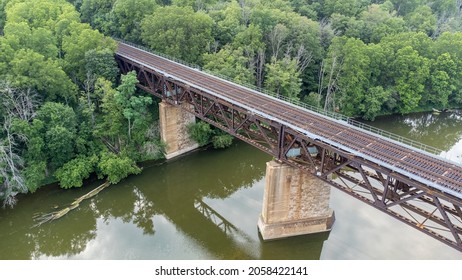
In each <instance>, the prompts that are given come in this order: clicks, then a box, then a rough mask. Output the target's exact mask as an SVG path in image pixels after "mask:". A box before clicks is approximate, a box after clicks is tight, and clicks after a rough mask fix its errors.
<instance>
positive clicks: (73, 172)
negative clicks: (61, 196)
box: [55, 156, 98, 189]
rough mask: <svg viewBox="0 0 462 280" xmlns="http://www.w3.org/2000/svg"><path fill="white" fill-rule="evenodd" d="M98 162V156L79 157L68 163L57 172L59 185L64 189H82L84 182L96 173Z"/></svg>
mask: <svg viewBox="0 0 462 280" xmlns="http://www.w3.org/2000/svg"><path fill="white" fill-rule="evenodd" d="M97 162H98V157H97V156H90V157H84V156H78V157H77V158H75V159H73V160H70V161H68V162H67V163H66V164H64V165H63V166H62V167H61V168H59V169H58V170H56V172H55V176H56V178H57V179H58V181H59V185H60V186H61V188H64V189H68V188H72V187H82V185H83V180H84V179H88V177H90V174H91V173H93V172H94V171H95V167H96V164H97Z"/></svg>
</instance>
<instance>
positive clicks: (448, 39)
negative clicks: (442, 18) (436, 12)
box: [434, 32, 462, 106]
mask: <svg viewBox="0 0 462 280" xmlns="http://www.w3.org/2000/svg"><path fill="white" fill-rule="evenodd" d="M434 48H435V52H436V53H437V54H438V56H441V55H442V54H445V53H447V54H449V55H450V57H451V60H452V61H453V62H454V63H455V65H452V64H451V63H449V64H448V65H447V67H446V69H447V70H445V72H446V73H447V74H448V75H449V78H450V81H451V82H450V85H451V88H455V90H453V92H452V93H451V95H450V96H449V100H450V101H449V102H450V104H451V105H452V106H460V105H461V104H462V32H456V33H451V32H444V33H443V34H441V35H440V36H439V37H438V38H437V39H436V41H435V44H434Z"/></svg>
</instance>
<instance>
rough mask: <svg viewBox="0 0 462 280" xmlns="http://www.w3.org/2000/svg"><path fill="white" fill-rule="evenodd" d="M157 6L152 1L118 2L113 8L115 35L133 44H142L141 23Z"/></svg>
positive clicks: (123, 0)
mask: <svg viewBox="0 0 462 280" xmlns="http://www.w3.org/2000/svg"><path fill="white" fill-rule="evenodd" d="M156 7H157V4H156V2H155V1H152V0H117V1H115V3H114V6H113V7H112V15H113V19H114V23H113V25H114V26H115V28H116V30H117V32H116V34H115V35H117V36H120V37H121V38H123V39H125V40H128V41H131V42H135V43H138V42H141V26H140V24H141V21H142V20H143V18H144V17H145V16H146V15H150V14H152V13H153V12H154V10H155V8H156Z"/></svg>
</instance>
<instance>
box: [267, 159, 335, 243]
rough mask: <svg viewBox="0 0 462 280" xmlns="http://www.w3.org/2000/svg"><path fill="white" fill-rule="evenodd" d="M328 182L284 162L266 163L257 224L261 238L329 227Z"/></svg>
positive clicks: (328, 229) (287, 235)
mask: <svg viewBox="0 0 462 280" xmlns="http://www.w3.org/2000/svg"><path fill="white" fill-rule="evenodd" d="M329 198H330V186H329V185H328V184H327V183H325V182H323V181H321V180H320V179H318V178H316V177H315V176H314V175H312V174H309V173H307V172H304V171H302V170H300V169H298V168H294V167H292V166H289V165H287V164H284V163H279V162H276V161H274V160H273V161H270V162H267V163H266V186H265V193H264V197H263V209H262V213H261V216H260V219H259V220H258V228H259V230H260V233H261V236H262V237H263V239H264V240H271V239H279V238H285V237H291V236H297V235H305V234H311V233H318V232H325V231H330V230H331V228H332V224H333V223H334V220H335V216H334V211H332V209H330V208H329Z"/></svg>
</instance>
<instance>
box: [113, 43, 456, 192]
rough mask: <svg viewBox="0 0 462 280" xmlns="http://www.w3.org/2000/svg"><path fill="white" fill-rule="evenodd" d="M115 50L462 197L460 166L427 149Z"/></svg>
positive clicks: (124, 48) (125, 48)
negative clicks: (414, 146) (428, 151)
mask: <svg viewBox="0 0 462 280" xmlns="http://www.w3.org/2000/svg"><path fill="white" fill-rule="evenodd" d="M117 55H119V56H122V57H125V58H128V59H130V60H133V61H136V62H138V63H139V64H140V65H144V66H145V67H149V68H151V69H152V70H154V71H156V72H160V73H162V74H165V75H166V76H168V77H171V78H172V79H176V80H179V81H182V82H185V83H187V84H189V85H190V86H191V87H193V88H198V89H205V90H207V91H208V92H211V93H214V95H216V96H217V97H219V98H220V97H222V98H223V97H224V98H227V99H228V100H233V101H235V102H236V103H237V104H245V106H246V107H248V108H252V109H253V110H254V111H255V112H256V113H263V114H265V115H268V116H271V117H273V118H274V119H280V120H281V122H284V123H287V124H290V125H291V127H295V128H297V130H298V131H300V132H303V131H309V132H310V133H311V134H313V135H316V136H318V138H319V139H325V140H326V139H327V140H329V143H330V144H331V145H334V146H336V147H337V148H339V149H343V150H348V151H355V152H356V153H355V154H356V155H359V156H361V155H364V156H366V157H368V159H369V160H370V159H372V161H374V162H375V163H376V164H379V165H387V167H388V168H390V167H391V169H392V170H394V171H397V172H400V173H402V171H404V173H407V174H410V176H412V179H414V180H417V181H420V182H422V183H424V184H426V185H428V183H429V182H430V186H433V187H436V188H437V189H439V190H442V191H444V192H446V191H447V192H449V193H451V194H452V195H454V194H455V196H456V197H458V198H459V199H461V198H462V166H460V165H458V164H456V163H453V162H450V161H448V160H445V159H443V158H440V157H438V156H436V155H435V156H433V155H430V154H429V153H426V152H423V151H420V150H418V149H416V148H413V147H410V146H407V145H404V144H400V143H397V142H396V141H393V140H390V139H387V138H384V137H382V136H379V135H375V134H372V133H370V132H366V131H364V130H361V129H359V128H357V127H354V126H351V125H348V124H346V123H342V122H341V121H338V120H334V119H331V118H328V117H326V116H322V115H320V114H317V113H314V112H310V111H308V110H307V109H304V108H301V107H298V106H296V105H293V104H290V103H287V102H284V101H281V100H278V99H276V98H274V97H271V96H267V95H265V94H263V93H259V92H257V91H254V90H251V89H248V88H245V87H243V86H240V85H237V84H234V83H231V82H229V81H226V80H223V79H221V78H217V77H214V76H212V75H209V74H207V73H204V72H201V71H199V70H197V69H194V68H191V67H188V66H185V65H181V64H179V63H176V62H173V61H170V60H168V59H165V58H163V57H160V56H157V55H154V54H151V53H148V52H146V51H143V50H141V49H138V48H135V47H132V46H129V45H127V44H124V43H119V46H118V50H117Z"/></svg>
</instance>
